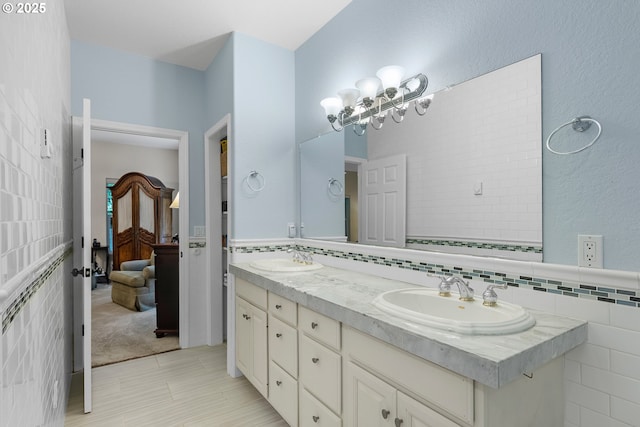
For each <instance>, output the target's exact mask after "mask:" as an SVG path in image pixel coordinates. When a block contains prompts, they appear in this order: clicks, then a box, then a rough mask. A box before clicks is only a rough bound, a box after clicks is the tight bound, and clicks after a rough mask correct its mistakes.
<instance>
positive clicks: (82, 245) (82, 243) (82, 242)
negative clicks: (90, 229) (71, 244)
mask: <svg viewBox="0 0 640 427" xmlns="http://www.w3.org/2000/svg"><path fill="white" fill-rule="evenodd" d="M80 244H81V247H83V248H84V236H82V239H80Z"/></svg>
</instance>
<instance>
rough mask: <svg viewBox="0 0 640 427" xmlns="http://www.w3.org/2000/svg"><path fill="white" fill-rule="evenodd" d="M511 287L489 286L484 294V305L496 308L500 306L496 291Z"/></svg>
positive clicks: (504, 285) (505, 285)
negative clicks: (497, 305)
mask: <svg viewBox="0 0 640 427" xmlns="http://www.w3.org/2000/svg"><path fill="white" fill-rule="evenodd" d="M508 288H509V286H508V285H507V284H506V283H505V284H503V285H489V286H487V289H486V290H485V291H484V292H483V293H482V299H483V300H484V301H483V302H482V305H486V306H488V307H494V306H495V305H496V304H498V294H496V291H494V289H508Z"/></svg>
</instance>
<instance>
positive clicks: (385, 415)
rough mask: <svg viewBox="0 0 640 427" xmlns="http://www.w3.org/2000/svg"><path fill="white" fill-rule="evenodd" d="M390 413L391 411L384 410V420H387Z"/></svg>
mask: <svg viewBox="0 0 640 427" xmlns="http://www.w3.org/2000/svg"><path fill="white" fill-rule="evenodd" d="M390 413H391V411H387V410H386V409H383V410H382V418H384V419H385V420H386V419H387V417H388V416H389V414H390Z"/></svg>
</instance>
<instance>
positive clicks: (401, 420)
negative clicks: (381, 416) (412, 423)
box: [394, 418, 404, 427]
mask: <svg viewBox="0 0 640 427" xmlns="http://www.w3.org/2000/svg"><path fill="white" fill-rule="evenodd" d="M394 422H395V423H396V427H400V426H401V425H402V423H403V422H404V420H403V419H402V418H396V419H395V420H394Z"/></svg>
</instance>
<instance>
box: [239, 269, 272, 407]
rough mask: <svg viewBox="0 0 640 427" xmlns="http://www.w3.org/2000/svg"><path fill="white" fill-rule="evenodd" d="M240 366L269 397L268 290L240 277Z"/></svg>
mask: <svg viewBox="0 0 640 427" xmlns="http://www.w3.org/2000/svg"><path fill="white" fill-rule="evenodd" d="M235 283H236V365H237V366H238V369H239V370H240V371H242V373H243V374H244V376H245V377H246V378H247V379H248V380H249V381H250V382H251V384H253V386H254V387H255V388H256V389H257V390H258V391H259V392H260V394H262V395H263V396H264V397H267V384H268V372H269V371H268V360H267V313H266V309H267V291H266V290H264V289H262V288H259V287H257V286H255V285H252V284H251V283H249V282H247V281H245V280H242V279H239V278H236V282H235Z"/></svg>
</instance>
